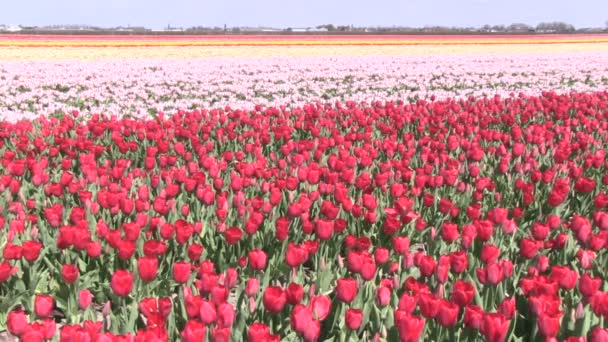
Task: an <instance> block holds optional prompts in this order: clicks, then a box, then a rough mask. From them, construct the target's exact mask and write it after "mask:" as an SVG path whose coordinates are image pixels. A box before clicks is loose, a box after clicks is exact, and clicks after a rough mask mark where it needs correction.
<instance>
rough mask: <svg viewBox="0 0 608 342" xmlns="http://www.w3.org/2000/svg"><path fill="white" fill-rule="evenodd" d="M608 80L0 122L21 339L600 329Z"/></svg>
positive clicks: (461, 336) (9, 316)
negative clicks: (535, 88) (499, 92)
mask: <svg viewBox="0 0 608 342" xmlns="http://www.w3.org/2000/svg"><path fill="white" fill-rule="evenodd" d="M607 144H608V93H607V92H596V93H571V94H562V95H558V94H555V93H549V92H547V93H543V94H542V95H540V96H526V95H523V94H522V95H520V96H517V97H516V96H511V97H507V98H501V97H498V96H496V97H492V98H487V97H479V98H473V97H472V98H468V99H458V100H453V99H446V100H441V101H434V100H433V101H425V100H418V101H414V102H412V103H402V102H384V103H381V102H375V103H371V104H367V103H354V102H345V103H339V102H338V103H335V104H311V105H306V106H302V107H297V108H286V107H262V106H256V107H255V108H254V109H253V108H252V109H251V110H238V109H231V108H225V109H222V110H220V109H214V110H193V111H189V112H187V111H179V112H177V113H174V114H173V115H170V116H165V115H164V114H163V113H159V114H158V115H157V116H155V117H154V118H153V119H149V120H143V119H130V118H116V117H106V116H102V115H92V116H87V117H85V116H82V115H79V113H78V112H73V113H66V114H65V115H62V116H52V117H42V118H39V119H36V120H31V121H18V122H15V123H8V122H3V123H0V162H1V164H0V174H1V176H0V228H1V229H0V241H1V252H2V259H1V261H0V296H1V298H2V300H1V301H0V307H1V309H0V322H1V324H2V327H3V328H4V329H6V330H7V331H8V332H9V333H10V334H12V335H13V336H16V337H19V338H20V339H21V340H23V341H43V340H51V339H53V338H55V339H58V340H60V341H133V340H134V341H147V340H150V341H176V340H181V341H204V340H209V341H230V340H233V341H240V340H246V341H252V342H256V341H281V340H303V341H325V340H333V341H351V340H352V341H355V340H361V341H370V340H374V341H398V340H400V341H419V340H425V341H456V340H462V341H467V340H485V341H493V342H495V341H506V340H509V341H533V340H546V341H557V340H567V341H585V340H589V341H607V340H608V330H606V328H607V323H606V322H607V321H608V283H607V282H606V280H607V277H608V270H607V269H606V265H607V262H608V256H607V255H606V254H607V253H606V247H608V208H607V207H608V191H607V185H608V174H607V173H606V169H607V167H608V164H607V161H606V158H605V146H606V145H607Z"/></svg>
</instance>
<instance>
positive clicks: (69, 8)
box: [0, 0, 608, 29]
mask: <svg viewBox="0 0 608 342" xmlns="http://www.w3.org/2000/svg"><path fill="white" fill-rule="evenodd" d="M0 1H1V2H2V4H1V10H0V24H8V25H26V26H29V25H31V26H43V25H67V24H70V25H93V26H101V27H115V26H128V25H130V26H145V27H148V28H156V29H160V28H164V27H167V26H168V25H171V26H172V27H191V26H207V27H209V26H219V27H223V26H224V24H226V25H227V26H228V27H233V26H253V27H257V26H269V27H277V28H287V27H292V28H298V27H314V26H317V25H322V24H335V25H354V26H410V27H423V26H427V25H441V26H461V27H468V26H473V27H477V26H482V25H484V24H490V25H509V24H511V23H525V24H529V25H536V24H538V23H539V22H545V21H564V22H568V23H570V24H572V25H574V26H575V27H578V28H581V27H605V26H606V22H607V21H608V0H299V1H291V0H257V1H256V0H215V1H209V0H18V1H15V0H0Z"/></svg>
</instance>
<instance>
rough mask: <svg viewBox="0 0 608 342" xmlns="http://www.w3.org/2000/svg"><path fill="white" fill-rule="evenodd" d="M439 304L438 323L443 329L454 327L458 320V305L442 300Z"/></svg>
mask: <svg viewBox="0 0 608 342" xmlns="http://www.w3.org/2000/svg"><path fill="white" fill-rule="evenodd" d="M439 303H440V304H439V311H438V312H437V316H436V318H437V321H438V322H439V324H440V325H441V326H443V327H453V326H454V325H455V324H456V321H457V320H458V313H459V308H458V305H456V304H454V303H452V302H450V301H447V300H441V301H439Z"/></svg>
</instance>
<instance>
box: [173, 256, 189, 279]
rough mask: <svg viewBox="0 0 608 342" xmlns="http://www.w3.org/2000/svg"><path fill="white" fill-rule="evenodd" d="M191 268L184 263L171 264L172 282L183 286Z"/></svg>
mask: <svg viewBox="0 0 608 342" xmlns="http://www.w3.org/2000/svg"><path fill="white" fill-rule="evenodd" d="M191 270H192V266H191V265H190V264H189V263H187V262H185V261H178V262H176V263H174V264H173V280H175V282H176V283H179V284H184V283H186V282H187V281H188V279H190V272H191Z"/></svg>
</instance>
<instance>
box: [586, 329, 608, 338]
mask: <svg viewBox="0 0 608 342" xmlns="http://www.w3.org/2000/svg"><path fill="white" fill-rule="evenodd" d="M607 341H608V329H602V328H601V327H596V328H595V329H593V330H592V331H591V336H589V342H607Z"/></svg>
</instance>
